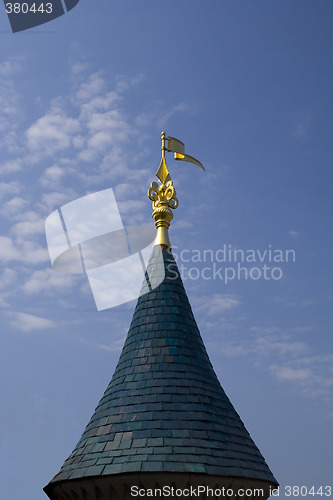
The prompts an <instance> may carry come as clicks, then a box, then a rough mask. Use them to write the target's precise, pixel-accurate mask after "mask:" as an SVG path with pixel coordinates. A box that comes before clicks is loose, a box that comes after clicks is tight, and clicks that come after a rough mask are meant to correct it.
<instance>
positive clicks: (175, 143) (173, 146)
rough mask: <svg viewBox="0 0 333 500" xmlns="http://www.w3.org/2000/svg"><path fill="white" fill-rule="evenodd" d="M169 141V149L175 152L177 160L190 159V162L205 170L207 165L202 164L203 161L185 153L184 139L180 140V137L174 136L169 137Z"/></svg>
mask: <svg viewBox="0 0 333 500" xmlns="http://www.w3.org/2000/svg"><path fill="white" fill-rule="evenodd" d="M167 141H168V148H167V151H169V152H171V153H174V158H175V160H183V161H188V162H190V163H194V164H195V165H198V166H199V167H201V168H202V169H203V170H205V167H204V166H203V165H202V163H200V161H199V160H197V159H196V158H193V156H190V155H186V154H185V146H184V143H183V142H182V141H179V140H178V139H175V138H174V137H167Z"/></svg>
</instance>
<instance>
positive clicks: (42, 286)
mask: <svg viewBox="0 0 333 500" xmlns="http://www.w3.org/2000/svg"><path fill="white" fill-rule="evenodd" d="M75 282H76V280H75V277H74V276H73V275H70V274H62V273H57V272H55V271H53V269H51V268H48V269H44V270H38V271H34V272H33V273H32V275H31V276H30V277H29V278H28V279H27V280H26V282H25V283H24V285H23V291H24V292H25V293H26V294H28V295H31V294H37V293H40V292H48V291H51V292H54V291H55V290H56V291H66V292H68V290H69V289H71V288H72V287H73V286H74V284H75Z"/></svg>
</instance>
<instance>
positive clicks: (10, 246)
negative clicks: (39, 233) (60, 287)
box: [0, 236, 49, 264]
mask: <svg viewBox="0 0 333 500" xmlns="http://www.w3.org/2000/svg"><path fill="white" fill-rule="evenodd" d="M47 260H49V256H48V252H47V250H46V248H43V247H41V246H40V245H39V244H38V243H37V242H35V241H29V240H27V241H26V240H24V239H23V240H19V239H18V240H12V239H11V238H9V237H8V236H0V261H2V262H4V263H8V262H14V261H17V262H23V263H25V264H40V263H42V262H45V261H47Z"/></svg>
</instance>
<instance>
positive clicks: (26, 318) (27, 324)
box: [8, 312, 57, 332]
mask: <svg viewBox="0 0 333 500" xmlns="http://www.w3.org/2000/svg"><path fill="white" fill-rule="evenodd" d="M8 314H10V317H11V318H12V319H11V320H10V322H9V323H10V325H11V326H12V327H13V328H15V329H17V330H20V331H23V332H32V331H34V330H47V329H49V328H53V327H55V326H56V325H57V323H56V322H54V321H51V320H49V319H46V318H41V317H40V316H34V315H32V314H26V313H21V312H17V313H8Z"/></svg>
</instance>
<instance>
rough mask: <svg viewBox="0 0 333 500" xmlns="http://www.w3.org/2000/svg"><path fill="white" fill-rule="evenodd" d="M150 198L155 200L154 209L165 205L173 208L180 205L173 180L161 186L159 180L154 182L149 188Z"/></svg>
mask: <svg viewBox="0 0 333 500" xmlns="http://www.w3.org/2000/svg"><path fill="white" fill-rule="evenodd" d="M148 198H149V199H150V200H151V201H152V202H153V208H154V209H156V208H158V207H161V206H163V205H164V206H167V207H169V208H172V209H175V208H177V207H178V198H177V196H176V190H175V188H174V187H173V184H172V181H169V182H167V184H166V185H165V184H161V185H160V186H158V184H157V182H152V183H151V186H150V188H149V189H148Z"/></svg>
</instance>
